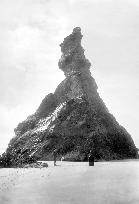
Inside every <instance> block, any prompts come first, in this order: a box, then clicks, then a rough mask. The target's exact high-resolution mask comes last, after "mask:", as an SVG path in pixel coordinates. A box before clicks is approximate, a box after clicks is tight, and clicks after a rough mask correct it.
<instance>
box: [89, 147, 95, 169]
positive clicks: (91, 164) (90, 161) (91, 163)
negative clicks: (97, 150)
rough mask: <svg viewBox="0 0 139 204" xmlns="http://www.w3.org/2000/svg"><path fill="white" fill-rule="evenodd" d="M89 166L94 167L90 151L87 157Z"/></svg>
mask: <svg viewBox="0 0 139 204" xmlns="http://www.w3.org/2000/svg"><path fill="white" fill-rule="evenodd" d="M88 161H89V166H94V154H93V151H92V150H90V152H89V155H88Z"/></svg>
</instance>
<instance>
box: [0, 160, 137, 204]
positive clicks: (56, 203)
mask: <svg viewBox="0 0 139 204" xmlns="http://www.w3.org/2000/svg"><path fill="white" fill-rule="evenodd" d="M48 165H49V167H48V168H42V169H37V168H36V169H35V168H28V169H19V168H18V169H0V204H19V203H20V204H86V203H87V204H92V203H94V204H102V203H103V204H105V203H106V204H113V203H114V204H122V203H125V204H128V203H131V204H134V203H137V204H138V203H139V161H137V160H133V161H124V162H123V161H122V162H120V161H119V162H96V163H95V166H94V167H90V166H88V163H85V162H82V163H80V162H76V163H74V162H63V163H61V162H57V166H56V167H54V166H53V162H51V161H50V162H48Z"/></svg>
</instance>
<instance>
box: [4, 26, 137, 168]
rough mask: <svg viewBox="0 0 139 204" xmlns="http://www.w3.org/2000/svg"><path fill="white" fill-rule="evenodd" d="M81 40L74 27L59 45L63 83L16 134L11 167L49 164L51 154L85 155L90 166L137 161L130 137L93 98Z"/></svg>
mask: <svg viewBox="0 0 139 204" xmlns="http://www.w3.org/2000/svg"><path fill="white" fill-rule="evenodd" d="M82 37H83V35H82V34H81V29H80V28H79V27H76V28H74V29H73V32H72V33H71V34H70V35H69V36H67V37H66V38H65V39H64V41H63V43H62V44H60V47H61V52H62V55H61V59H60V60H59V62H58V66H59V68H60V69H61V70H62V71H63V72H64V74H65V79H64V80H63V81H62V82H61V83H60V84H59V86H58V87H57V88H56V90H55V92H54V93H50V94H48V95H47V96H46V97H45V98H44V99H43V101H42V103H41V104H40V106H39V107H38V109H37V110H36V112H35V113H34V114H33V115H31V116H29V117H28V118H27V119H26V120H25V121H23V122H22V123H19V124H18V126H17V128H15V136H14V137H13V138H12V139H11V141H10V142H9V145H8V148H7V150H6V153H5V155H7V157H9V158H10V161H11V165H16V166H19V165H20V164H21V163H26V162H27V161H28V159H29V158H36V159H39V160H50V159H52V152H53V150H54V149H57V152H58V156H59V157H61V155H64V156H65V159H66V160H70V161H86V160H87V157H88V153H89V151H90V150H92V152H93V154H94V157H95V160H113V159H125V158H136V155H137V150H136V147H135V144H134V142H133V140H132V138H131V136H130V134H129V133H128V132H127V131H126V130H125V129H124V128H123V127H122V126H120V125H119V123H118V122H117V121H116V119H115V118H114V116H113V115H112V114H110V113H109V111H108V109H107V107H106V105H105V104H104V102H103V100H102V99H101V98H100V96H99V93H98V92H97V84H96V82H95V79H94V78H93V77H92V76H91V72H90V66H91V63H90V62H89V60H88V59H86V57H85V55H84V49H83V48H82V46H81V39H82Z"/></svg>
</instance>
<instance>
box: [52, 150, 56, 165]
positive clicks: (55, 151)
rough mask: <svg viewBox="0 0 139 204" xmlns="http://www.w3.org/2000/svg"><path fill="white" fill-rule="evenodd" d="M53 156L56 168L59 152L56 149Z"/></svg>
mask: <svg viewBox="0 0 139 204" xmlns="http://www.w3.org/2000/svg"><path fill="white" fill-rule="evenodd" d="M53 156H54V166H56V157H57V150H56V149H55V150H54V151H53Z"/></svg>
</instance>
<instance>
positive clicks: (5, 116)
mask: <svg viewBox="0 0 139 204" xmlns="http://www.w3.org/2000/svg"><path fill="white" fill-rule="evenodd" d="M138 19H139V1H138V0H20V1H19V0H12V1H11V0H0V113H1V114H0V153H2V152H3V151H5V149H6V147H7V145H8V143H9V141H10V139H11V138H12V137H13V136H14V128H16V126H17V125H18V123H19V122H22V121H23V120H25V119H26V118H27V116H28V115H30V114H32V113H34V112H35V111H36V109H37V108H38V106H39V104H40V103H41V101H42V99H43V98H44V97H45V96H46V95H47V94H49V93H52V92H54V90H55V89H56V87H57V85H58V84H59V83H60V82H61V81H62V80H63V79H64V78H65V76H64V74H63V72H62V71H61V70H60V69H59V68H58V60H59V58H60V56H61V52H60V47H59V44H60V43H61V42H63V39H64V37H66V36H67V35H69V34H70V33H71V32H72V30H73V28H74V27H77V26H78V27H81V30H82V34H83V40H82V46H83V47H84V49H85V55H86V57H87V58H88V59H89V60H90V62H91V64H92V66H91V73H92V76H93V77H94V78H95V80H96V82H97V85H98V92H99V94H100V96H101V98H102V99H103V101H104V102H105V104H106V106H107V108H108V109H109V111H110V112H111V113H112V114H113V115H114V116H115V118H116V119H117V121H118V122H119V123H120V124H121V125H123V126H124V127H125V128H126V129H127V131H128V132H129V133H130V134H131V136H132V138H133V140H134V142H135V145H136V146H137V147H139V129H138V124H139V117H138V104H139V80H138V79H139V57H138V54H139V20H138Z"/></svg>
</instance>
